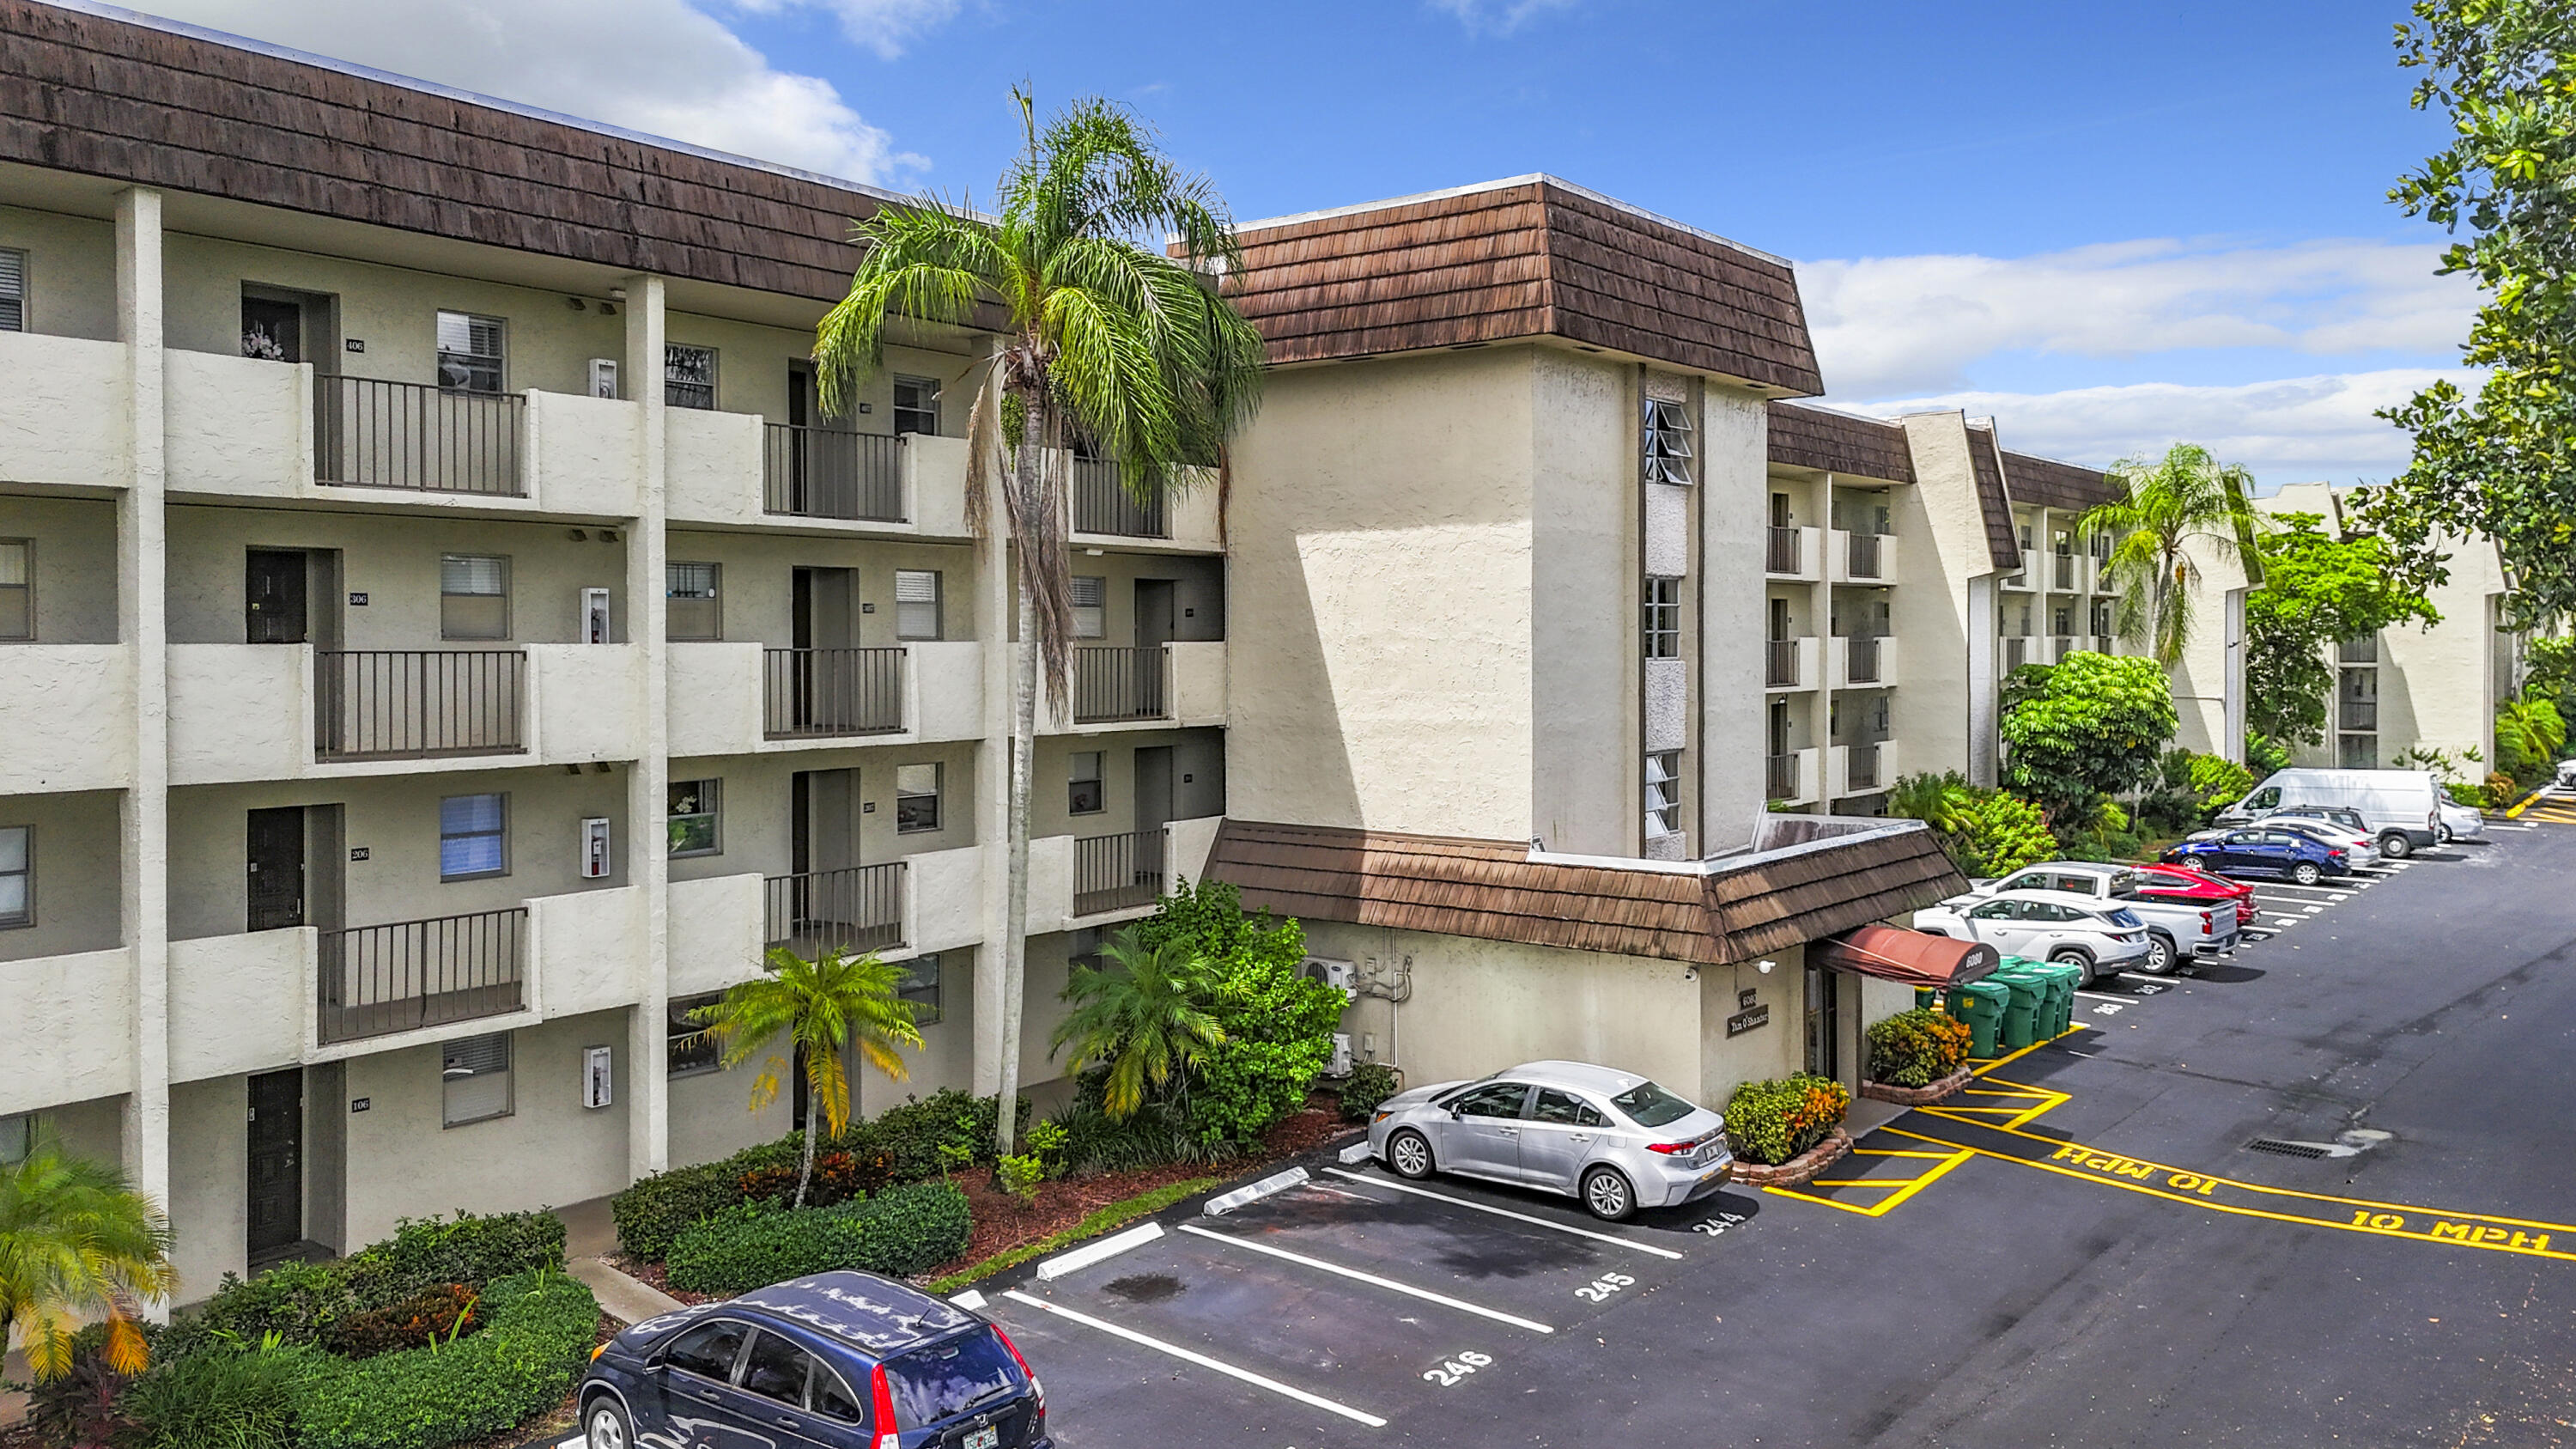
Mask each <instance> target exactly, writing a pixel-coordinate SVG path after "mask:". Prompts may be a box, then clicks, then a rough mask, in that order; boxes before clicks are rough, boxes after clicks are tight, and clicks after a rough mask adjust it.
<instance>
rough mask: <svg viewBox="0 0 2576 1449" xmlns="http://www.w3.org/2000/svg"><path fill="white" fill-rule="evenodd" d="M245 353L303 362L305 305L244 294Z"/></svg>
mask: <svg viewBox="0 0 2576 1449" xmlns="http://www.w3.org/2000/svg"><path fill="white" fill-rule="evenodd" d="M242 355H243V356H244V357H265V358H268V359H270V360H271V361H275V362H302V361H303V360H304V309H303V308H302V307H300V306H298V305H296V304H295V303H293V302H279V301H275V300H272V299H270V298H267V297H244V298H242Z"/></svg>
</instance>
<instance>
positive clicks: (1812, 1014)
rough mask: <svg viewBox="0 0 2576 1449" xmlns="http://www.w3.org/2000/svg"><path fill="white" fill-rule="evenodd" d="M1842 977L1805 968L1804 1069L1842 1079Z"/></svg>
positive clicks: (1816, 969)
mask: <svg viewBox="0 0 2576 1449" xmlns="http://www.w3.org/2000/svg"><path fill="white" fill-rule="evenodd" d="M1841 981H1842V978H1841V977H1839V976H1837V975H1835V974H1834V973H1833V972H1831V971H1828V970H1826V969H1824V968H1823V967H1821V966H1810V967H1808V968H1807V1070H1808V1071H1810V1072H1812V1073H1814V1074H1815V1075H1817V1076H1819V1077H1832V1078H1834V1079H1836V1080H1837V1081H1839V1080H1841V1078H1842V1074H1843V1069H1842V1027H1843V1014H1842V993H1841V992H1839V991H1837V990H1836V989H1835V988H1836V987H1837V986H1838V985H1839V984H1840V983H1841Z"/></svg>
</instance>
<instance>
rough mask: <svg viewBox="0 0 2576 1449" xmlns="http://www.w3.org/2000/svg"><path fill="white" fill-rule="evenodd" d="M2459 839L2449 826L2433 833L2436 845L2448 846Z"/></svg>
mask: <svg viewBox="0 0 2576 1449" xmlns="http://www.w3.org/2000/svg"><path fill="white" fill-rule="evenodd" d="M2457 838H2458V837H2456V836H2454V835H2452V834H2451V827H2449V826H2447V825H2444V826H2441V827H2439V828H2437V829H2435V830H2434V832H2433V843H2434V844H2435V845H2448V844H2450V843H2451V842H2452V841H2453V840H2455V839H2457Z"/></svg>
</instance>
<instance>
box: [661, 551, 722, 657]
mask: <svg viewBox="0 0 2576 1449" xmlns="http://www.w3.org/2000/svg"><path fill="white" fill-rule="evenodd" d="M723 580H724V565H723V564H712V563H679V562H672V563H666V564H664V565H662V597H663V600H664V604H663V614H662V633H663V636H664V637H665V638H670V639H681V640H697V641H706V640H714V639H721V638H723V637H724V611H723V605H722V604H721V603H719V602H718V601H717V598H716V586H717V585H718V584H720V583H722V582H723Z"/></svg>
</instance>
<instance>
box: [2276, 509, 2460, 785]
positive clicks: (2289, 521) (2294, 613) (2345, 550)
mask: <svg viewBox="0 0 2576 1449" xmlns="http://www.w3.org/2000/svg"><path fill="white" fill-rule="evenodd" d="M2276 522H2278V523H2279V524H2280V525H2281V529H2280V531H2279V532H2276V533H2274V534H2272V535H2270V536H2269V537H2267V538H2265V539H2264V541H2263V584H2262V587H2260V588H2257V589H2254V590H2252V591H2251V592H2249V593H2247V594H2246V596H2245V703H2246V725H2247V727H2248V728H2249V729H2251V730H2253V732H2254V733H2256V734H2259V735H2262V736H2264V737H2266V738H2269V739H2276V740H2284V741H2287V740H2298V741H2303V742H2305V743H2308V744H2315V743H2316V742H2317V741H2319V740H2322V739H2324V738H2325V728H2326V708H2327V705H2328V704H2329V702H2330V701H2332V699H2333V698H2334V687H2335V669H2334V666H2333V664H2331V663H2329V662H2328V660H2327V657H2326V651H2327V649H2328V648H2329V647H2330V646H2331V645H2333V644H2334V643H2335V641H2337V640H2339V639H2351V638H2356V637H2358V636H2360V635H2364V634H2376V633H2378V632H2379V631H2380V630H2382V629H2387V628H2393V627H2394V626H2396V625H2398V624H2402V623H2407V622H2413V623H2418V624H2422V625H2425V626H2427V627H2429V626H2431V625H2434V624H2438V623H2440V622H2441V620H2442V616H2441V615H2440V614H2438V613H2436V612H2435V611H2434V609H2433V605H2432V603H2431V601H2430V600H2428V599H2426V598H2425V597H2424V594H2423V591H2422V590H2421V589H2420V588H2418V587H2416V586H2415V584H2414V583H2413V582H2412V581H2411V580H2410V578H2409V577H2408V576H2407V575H2406V573H2405V572H2404V571H2403V570H2402V569H2401V568H2400V567H2399V562H2398V558H2397V550H2396V549H2395V547H2394V546H2392V545H2391V544H2390V543H2389V542H2388V540H2386V539H2384V538H2381V537H2379V536H2378V535H2376V534H2367V533H2364V534H2354V535H2350V536H2347V537H2342V538H2338V537H2336V536H2334V535H2332V534H2329V533H2327V532H2325V531H2324V529H2323V528H2321V527H2320V526H2319V525H2321V524H2323V523H2324V522H2325V520H2324V519H2323V518H2321V517H2319V516H2318V515H2316V514H2313V513H2284V514H2280V515H2278V517H2277V519H2276Z"/></svg>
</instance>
